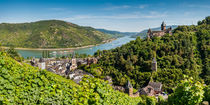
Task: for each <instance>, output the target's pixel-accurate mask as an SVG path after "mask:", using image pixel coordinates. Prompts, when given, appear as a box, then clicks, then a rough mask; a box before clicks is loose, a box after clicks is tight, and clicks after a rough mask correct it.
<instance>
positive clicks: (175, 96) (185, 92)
mask: <svg viewBox="0 0 210 105" xmlns="http://www.w3.org/2000/svg"><path fill="white" fill-rule="evenodd" d="M203 89H204V86H203V84H202V83H200V82H198V81H197V82H193V78H189V79H185V80H183V81H182V82H181V84H179V85H178V86H177V87H176V89H175V90H174V93H172V94H171V95H170V96H169V97H168V102H169V105H197V104H199V103H201V102H202V100H203V97H204V90H203Z"/></svg>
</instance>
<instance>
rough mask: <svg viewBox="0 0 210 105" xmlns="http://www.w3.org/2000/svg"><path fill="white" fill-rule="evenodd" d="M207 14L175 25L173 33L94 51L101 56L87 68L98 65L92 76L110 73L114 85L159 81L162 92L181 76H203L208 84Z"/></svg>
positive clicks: (209, 29) (209, 46)
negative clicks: (187, 23)
mask: <svg viewBox="0 0 210 105" xmlns="http://www.w3.org/2000/svg"><path fill="white" fill-rule="evenodd" d="M209 22H210V17H207V18H206V19H204V20H203V21H201V22H199V25H197V26H195V25H192V26H179V27H177V28H176V29H174V30H173V35H168V34H166V35H165V36H163V37H161V38H158V37H154V38H153V39H150V40H148V39H140V37H138V38H137V39H136V40H134V41H131V42H130V43H127V44H125V45H123V46H121V47H118V48H115V49H112V50H104V51H98V52H97V53H95V55H96V56H101V59H100V60H99V64H98V65H92V66H90V67H88V68H86V69H87V71H92V70H95V69H94V68H95V67H101V68H102V69H101V70H102V71H100V72H93V74H95V76H98V77H101V76H104V75H110V76H112V78H113V82H114V84H116V85H121V86H124V85H125V84H126V83H127V80H130V81H131V83H132V84H133V85H134V87H135V88H137V89H138V88H142V87H144V86H145V85H147V84H148V82H149V81H159V82H161V83H162V84H163V89H164V91H167V92H169V93H170V92H172V88H174V87H175V86H176V85H177V84H178V83H180V81H181V80H183V78H184V77H185V76H189V77H193V78H194V80H195V81H200V80H201V79H203V80H204V81H205V84H207V85H208V84H210V23H209ZM154 57H155V58H156V59H157V65H158V71H157V72H154V73H152V71H151V62H152V59H153V58H154Z"/></svg>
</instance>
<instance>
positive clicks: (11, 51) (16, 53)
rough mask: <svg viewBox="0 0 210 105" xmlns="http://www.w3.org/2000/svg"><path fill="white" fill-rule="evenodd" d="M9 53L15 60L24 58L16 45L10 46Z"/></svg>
mask: <svg viewBox="0 0 210 105" xmlns="http://www.w3.org/2000/svg"><path fill="white" fill-rule="evenodd" d="M7 54H8V55H9V56H10V57H12V58H14V59H15V60H17V61H22V60H23V58H22V57H21V56H20V54H19V53H18V52H17V51H16V50H15V49H14V47H10V48H9V49H8V50H7Z"/></svg>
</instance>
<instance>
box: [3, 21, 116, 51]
mask: <svg viewBox="0 0 210 105" xmlns="http://www.w3.org/2000/svg"><path fill="white" fill-rule="evenodd" d="M111 38H112V36H111V35H108V34H105V33H103V32H100V31H98V30H96V29H94V28H92V27H83V26H79V25H76V24H73V23H70V22H65V21H60V20H43V21H37V22H31V23H18V24H9V23H2V24H0V43H1V44H2V45H3V46H14V47H22V48H71V47H81V46H87V45H95V44H100V43H103V42H105V41H106V40H108V39H111Z"/></svg>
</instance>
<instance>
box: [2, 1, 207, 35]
mask: <svg viewBox="0 0 210 105" xmlns="http://www.w3.org/2000/svg"><path fill="white" fill-rule="evenodd" d="M209 15H210V0H0V23H22V22H34V21H38V20H49V19H57V20H65V21H68V22H72V23H75V24H78V25H82V26H91V27H94V28H104V29H109V30H117V31H122V32H139V31H141V30H143V29H148V28H149V27H150V28H153V27H159V26H160V24H161V22H162V21H165V22H166V24H167V25H190V24H197V21H198V20H202V19H204V18H205V17H206V16H209Z"/></svg>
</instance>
